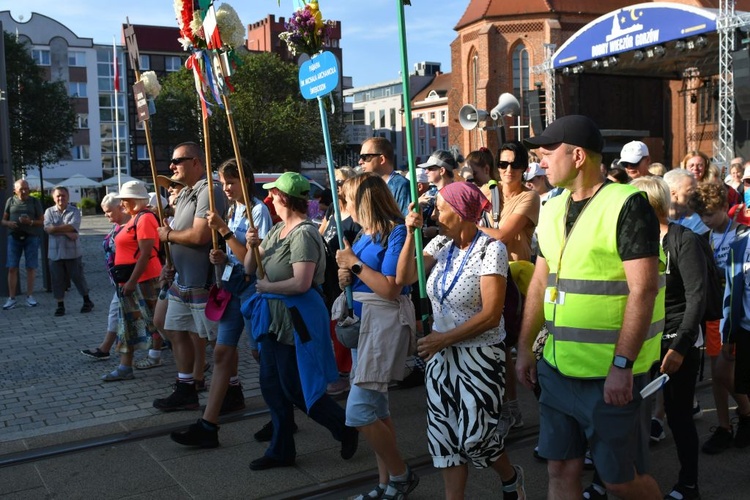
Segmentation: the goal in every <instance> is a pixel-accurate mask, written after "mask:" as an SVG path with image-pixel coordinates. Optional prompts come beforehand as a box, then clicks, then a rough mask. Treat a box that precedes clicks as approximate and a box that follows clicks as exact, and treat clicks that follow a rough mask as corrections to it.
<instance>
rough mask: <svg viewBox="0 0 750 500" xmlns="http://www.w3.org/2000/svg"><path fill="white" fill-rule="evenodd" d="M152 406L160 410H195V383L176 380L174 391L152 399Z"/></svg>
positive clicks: (197, 406)
mask: <svg viewBox="0 0 750 500" xmlns="http://www.w3.org/2000/svg"><path fill="white" fill-rule="evenodd" d="M154 408H156V409H157V410H162V411H177V410H197V409H199V408H200V405H199V404H198V393H197V392H196V391H195V385H193V384H185V383H182V382H176V383H175V384H174V392H172V394H170V395H169V397H166V398H163V399H155V400H154Z"/></svg>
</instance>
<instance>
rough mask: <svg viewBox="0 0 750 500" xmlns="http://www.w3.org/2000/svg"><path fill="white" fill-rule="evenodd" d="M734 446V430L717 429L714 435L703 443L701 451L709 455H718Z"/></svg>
mask: <svg viewBox="0 0 750 500" xmlns="http://www.w3.org/2000/svg"><path fill="white" fill-rule="evenodd" d="M730 446H732V430H731V429H729V430H727V429H725V428H724V427H716V430H714V433H713V434H712V435H711V437H710V438H708V440H707V441H706V442H705V443H703V446H701V450H702V451H703V453H706V454H707V455H716V454H717V453H721V452H722V451H724V450H726V449H728V448H729V447H730Z"/></svg>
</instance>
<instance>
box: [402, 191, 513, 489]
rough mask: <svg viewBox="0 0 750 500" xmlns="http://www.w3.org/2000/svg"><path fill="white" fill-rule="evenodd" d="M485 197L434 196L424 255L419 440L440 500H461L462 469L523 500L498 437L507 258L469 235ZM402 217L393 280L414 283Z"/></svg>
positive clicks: (492, 243)
mask: <svg viewBox="0 0 750 500" xmlns="http://www.w3.org/2000/svg"><path fill="white" fill-rule="evenodd" d="M488 208H489V202H488V201H487V198H486V197H485V196H484V195H483V194H482V192H481V191H480V190H479V188H478V187H476V186H475V185H474V184H472V183H469V182H455V183H453V184H449V185H447V186H446V187H444V188H443V189H441V190H440V192H439V193H438V196H437V200H436V204H435V213H434V214H433V218H436V219H437V222H438V228H439V231H440V233H439V235H438V236H437V237H436V238H434V239H433V240H432V241H431V242H430V243H429V244H428V245H427V246H426V247H425V249H424V252H423V254H424V263H425V272H427V273H429V277H428V280H427V293H428V295H429V297H430V301H431V303H432V309H433V332H432V333H430V334H429V335H427V336H425V337H423V338H422V339H420V340H419V342H418V353H419V355H420V356H421V357H423V358H425V359H426V360H427V369H426V372H425V377H426V382H425V386H426V388H427V411H428V413H427V434H428V442H429V449H430V454H431V455H432V461H433V465H434V466H435V467H436V468H439V469H441V470H442V474H443V481H444V484H445V496H446V498H463V495H464V490H465V487H466V480H467V477H468V472H469V471H468V464H469V462H471V464H472V465H473V466H474V467H475V468H479V469H481V468H486V467H492V468H493V469H494V470H495V472H497V473H498V474H499V475H500V478H501V480H502V483H503V498H504V499H507V500H512V499H517V498H521V499H522V498H525V492H524V488H523V469H521V467H520V466H517V465H516V466H513V465H511V462H510V459H509V458H508V455H507V453H505V449H504V446H503V437H502V435H501V433H500V432H499V431H498V422H499V421H500V410H501V406H502V404H501V398H502V394H503V391H504V389H505V352H504V345H503V339H504V338H505V329H504V324H503V318H502V311H503V304H504V300H505V286H506V277H507V275H508V252H507V250H506V249H505V245H503V244H502V243H501V242H500V241H497V240H494V239H492V238H491V237H489V236H487V235H486V234H485V233H483V232H481V231H479V230H478V229H477V222H478V221H479V219H480V218H481V216H482V212H483V211H485V210H487V209H488ZM422 222H423V221H422V216H421V214H420V213H419V212H410V213H409V214H408V215H407V217H406V227H407V231H408V233H409V234H410V235H411V236H409V237H407V239H406V243H405V244H404V247H403V249H402V252H401V255H400V258H399V262H398V270H397V274H396V281H397V283H399V284H407V283H413V282H414V281H416V279H417V271H416V263H415V259H414V252H415V247H414V238H413V234H414V232H415V231H416V230H417V229H419V228H421V227H422Z"/></svg>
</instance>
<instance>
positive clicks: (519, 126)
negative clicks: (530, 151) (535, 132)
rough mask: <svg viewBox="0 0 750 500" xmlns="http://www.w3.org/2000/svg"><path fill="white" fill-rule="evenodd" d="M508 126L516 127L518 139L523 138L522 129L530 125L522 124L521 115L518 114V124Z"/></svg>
mask: <svg viewBox="0 0 750 500" xmlns="http://www.w3.org/2000/svg"><path fill="white" fill-rule="evenodd" d="M508 128H514V129H516V139H518V140H521V137H522V135H521V129H523V128H529V126H528V125H521V117H520V116H518V117H517V118H516V124H515V125H511V126H510V127H508Z"/></svg>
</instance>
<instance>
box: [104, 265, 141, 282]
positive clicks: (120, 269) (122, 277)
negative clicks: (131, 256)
mask: <svg viewBox="0 0 750 500" xmlns="http://www.w3.org/2000/svg"><path fill="white" fill-rule="evenodd" d="M133 271H135V264H118V265H116V266H112V268H111V269H110V270H109V275H110V276H112V280H113V281H114V282H115V283H125V282H127V281H128V280H129V279H130V277H131V276H132V275H133Z"/></svg>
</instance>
